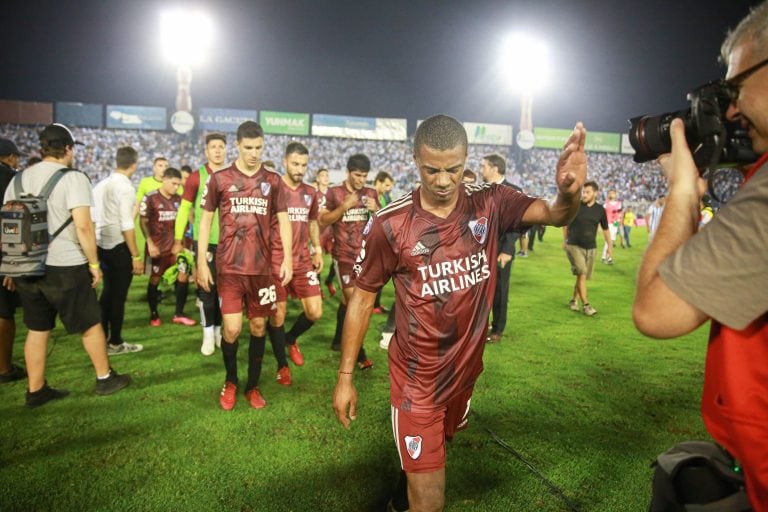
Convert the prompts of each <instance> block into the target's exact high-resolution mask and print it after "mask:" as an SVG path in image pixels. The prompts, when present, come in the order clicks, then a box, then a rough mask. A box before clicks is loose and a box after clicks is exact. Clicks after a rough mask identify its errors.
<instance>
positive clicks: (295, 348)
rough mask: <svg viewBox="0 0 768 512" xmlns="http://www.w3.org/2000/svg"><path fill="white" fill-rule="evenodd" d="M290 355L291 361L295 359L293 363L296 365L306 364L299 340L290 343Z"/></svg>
mask: <svg viewBox="0 0 768 512" xmlns="http://www.w3.org/2000/svg"><path fill="white" fill-rule="evenodd" d="M288 357H290V358H291V361H293V364H295V365H296V366H303V365H304V356H303V355H302V353H301V350H300V349H299V344H298V342H293V344H292V345H288Z"/></svg>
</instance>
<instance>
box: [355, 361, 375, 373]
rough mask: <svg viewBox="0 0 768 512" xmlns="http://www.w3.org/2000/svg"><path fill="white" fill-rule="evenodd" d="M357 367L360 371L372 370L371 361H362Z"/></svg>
mask: <svg viewBox="0 0 768 512" xmlns="http://www.w3.org/2000/svg"><path fill="white" fill-rule="evenodd" d="M357 366H359V367H360V369H361V370H370V369H371V368H373V361H371V360H370V359H363V360H362V361H360V362H359V363H357Z"/></svg>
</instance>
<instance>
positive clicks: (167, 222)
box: [139, 190, 181, 254]
mask: <svg viewBox="0 0 768 512" xmlns="http://www.w3.org/2000/svg"><path fill="white" fill-rule="evenodd" d="M180 204H181V197H180V196H179V195H178V194H174V195H172V196H171V197H168V198H166V197H165V196H163V194H161V193H160V191H159V190H153V191H151V192H147V194H146V195H145V196H144V198H143V199H142V200H141V204H140V205H139V215H140V216H141V217H144V218H146V219H147V220H148V221H149V237H150V238H151V239H152V241H153V242H154V243H155V245H156V246H157V248H158V249H159V250H160V254H170V253H171V249H172V248H173V235H174V229H175V225H176V214H177V213H178V211H179V205H180Z"/></svg>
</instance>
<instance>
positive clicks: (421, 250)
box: [411, 241, 429, 256]
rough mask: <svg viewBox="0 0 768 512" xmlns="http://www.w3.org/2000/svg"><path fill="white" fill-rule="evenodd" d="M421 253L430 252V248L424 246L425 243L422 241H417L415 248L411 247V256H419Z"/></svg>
mask: <svg viewBox="0 0 768 512" xmlns="http://www.w3.org/2000/svg"><path fill="white" fill-rule="evenodd" d="M421 254H429V249H427V247H425V246H424V244H422V243H421V241H419V242H416V245H414V246H413V249H411V256H419V255H421Z"/></svg>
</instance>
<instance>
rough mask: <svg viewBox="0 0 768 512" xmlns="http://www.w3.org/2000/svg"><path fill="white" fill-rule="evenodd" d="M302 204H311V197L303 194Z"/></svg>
mask: <svg viewBox="0 0 768 512" xmlns="http://www.w3.org/2000/svg"><path fill="white" fill-rule="evenodd" d="M304 204H306V205H307V206H309V205H311V204H312V196H311V195H309V194H304Z"/></svg>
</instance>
